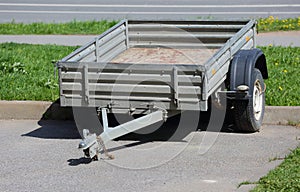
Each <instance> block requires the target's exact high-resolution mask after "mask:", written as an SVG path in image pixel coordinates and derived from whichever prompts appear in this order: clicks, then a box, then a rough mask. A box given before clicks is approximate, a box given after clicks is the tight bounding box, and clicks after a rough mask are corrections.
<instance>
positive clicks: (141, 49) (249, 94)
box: [56, 20, 268, 159]
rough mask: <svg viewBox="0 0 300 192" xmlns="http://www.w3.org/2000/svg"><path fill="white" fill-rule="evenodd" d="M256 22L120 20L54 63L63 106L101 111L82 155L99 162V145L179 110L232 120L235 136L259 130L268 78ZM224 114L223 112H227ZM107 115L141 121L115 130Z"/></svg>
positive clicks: (83, 143) (86, 133)
mask: <svg viewBox="0 0 300 192" xmlns="http://www.w3.org/2000/svg"><path fill="white" fill-rule="evenodd" d="M255 39H256V22H255V20H243V21H213V20H208V21H201V20H200V21H135V20H123V21H121V22H119V23H118V24H116V25H115V26H113V27H112V28H110V29H109V30H108V31H106V32H104V33H103V34H101V35H100V36H98V37H97V38H95V39H94V40H93V41H91V42H90V43H88V44H87V45H85V46H83V47H81V48H79V49H77V50H76V51H74V52H73V53H71V54H70V55H68V56H66V57H65V58H63V59H62V60H60V61H58V62H57V64H56V65H57V67H58V70H59V86H60V102H61V106H71V107H92V108H95V107H96V108H98V111H99V112H100V113H99V114H101V119H102V125H103V132H102V133H101V134H100V135H99V136H97V135H96V134H92V133H89V130H87V129H84V130H83V137H84V138H83V140H82V141H81V142H80V145H79V146H80V148H82V149H83V150H84V153H85V155H86V156H87V157H90V158H94V159H96V158H97V157H98V154H99V153H100V151H101V150H105V146H104V144H105V143H106V142H107V141H109V140H112V139H115V138H117V137H120V136H122V135H125V134H127V133H130V132H133V131H136V130H138V129H141V128H143V127H145V126H148V125H150V124H153V123H156V122H159V121H162V120H166V119H167V118H168V117H169V116H171V115H174V114H178V113H180V112H181V111H207V110H208V109H209V104H208V103H209V100H211V99H213V100H214V101H215V102H216V103H218V105H220V106H222V105H223V103H222V101H224V99H222V98H225V101H227V102H226V103H227V107H226V109H227V113H232V117H234V120H235V124H236V127H237V129H238V130H240V131H245V132H255V131H258V130H259V128H260V127H261V124H262V119H263V115H264V105H265V98H264V92H265V84H264V81H263V79H266V78H268V72H267V66H266V59H265V56H264V54H263V52H262V51H261V50H260V49H257V48H255V46H256V40H255ZM225 111H226V110H225ZM107 113H128V114H140V115H143V116H141V117H140V118H137V119H134V120H132V121H129V122H126V123H124V124H121V125H119V126H116V127H114V128H111V127H109V126H108V118H107Z"/></svg>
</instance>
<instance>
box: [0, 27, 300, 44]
mask: <svg viewBox="0 0 300 192" xmlns="http://www.w3.org/2000/svg"><path fill="white" fill-rule="evenodd" d="M95 37H96V36H95V35H0V43H3V42H16V43H29V44H56V45H69V46H74V45H84V44H86V43H88V42H90V41H91V40H93V38H95ZM257 44H258V45H261V46H267V45H270V44H272V45H281V46H297V47H300V31H289V32H271V33H259V34H258V36H257Z"/></svg>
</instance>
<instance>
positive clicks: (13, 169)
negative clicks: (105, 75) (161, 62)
mask: <svg viewBox="0 0 300 192" xmlns="http://www.w3.org/2000/svg"><path fill="white" fill-rule="evenodd" d="M187 128H188V127H187ZM204 137H217V140H216V141H215V142H214V143H213V145H212V146H211V147H210V148H209V150H208V151H207V152H206V153H204V154H201V153H200V151H199V149H200V146H202V147H205V146H204V145H203V143H202V144H201V142H202V141H203V139H204ZM299 137H300V129H296V128H294V127H289V126H264V127H263V128H262V130H261V132H259V133H255V134H238V133H225V132H223V133H214V132H205V131H201V132H188V133H187V135H186V136H183V137H182V139H181V140H179V141H167V142H160V141H153V142H146V143H144V142H139V141H131V140H128V139H127V140H120V141H114V142H110V143H109V145H108V146H109V150H111V153H112V154H113V155H114V156H115V160H100V161H98V162H91V163H90V162H89V161H88V160H87V159H84V158H82V156H83V153H82V151H80V150H78V149H76V147H77V145H78V143H79V141H80V139H79V135H78V132H77V129H76V127H75V125H74V124H73V123H72V122H59V121H46V122H45V121H41V122H39V123H38V122H37V121H31V120H27V121H24V120H20V121H19V120H18V121H16V120H15V121H10V120H8V121H0V146H1V148H2V150H1V151H0V156H1V161H0V175H1V176H0V189H1V191H74V192H75V191H80V192H81V191H87V192H88V191H124V192H127V191H146V192H148V191H149V192H150V191H152V192H153V191H162V192H164V191H175V192H176V191H178V192H179V191H180V192H181V191H189V192H194V191H197V192H198V191H235V190H237V191H247V190H248V189H249V187H252V186H244V187H242V188H240V189H237V186H238V184H239V183H241V182H243V181H256V180H258V179H259V178H260V177H261V176H263V175H265V174H266V173H267V172H268V171H269V170H270V169H273V168H274V167H275V166H277V165H278V164H279V163H280V162H281V160H275V161H270V160H271V159H274V158H282V157H284V156H285V155H286V154H288V153H289V152H290V149H294V148H295V147H296V146H297V145H299V140H297V138H299ZM172 153H173V154H175V156H174V157H173V158H169V156H168V155H169V154H172ZM147 167H148V168H147ZM136 168H140V169H139V170H137V169H136Z"/></svg>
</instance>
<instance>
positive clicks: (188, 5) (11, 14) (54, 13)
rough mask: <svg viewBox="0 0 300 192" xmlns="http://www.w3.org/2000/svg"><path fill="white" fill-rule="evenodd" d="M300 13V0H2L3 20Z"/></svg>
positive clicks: (221, 16)
mask: <svg viewBox="0 0 300 192" xmlns="http://www.w3.org/2000/svg"><path fill="white" fill-rule="evenodd" d="M270 15H273V16H278V17H280V18H284V17H298V16H299V15H300V4H299V1H298V0H285V1H274V0H264V1H260V0H227V1H219V0H201V1H195V0H185V1H179V0H164V1H158V0H130V1H126V2H125V3H124V1H122V0H101V1H95V0H85V1H84V2H83V1H81V0H72V1H69V0H43V1H42V2H41V1H37V0H35V1H33V0H25V1H22V2H21V3H20V1H19V0H2V1H1V3H0V22H11V21H12V20H15V21H16V22H28V23H30V22H37V21H41V22H53V21H54V22H66V21H71V20H74V19H76V20H93V19H97V20H99V19H116V20H118V19H123V18H130V19H154V18H155V19H188V18H190V19H196V18H199V17H204V18H207V17H213V18H222V19H223V18H239V19H240V18H250V17H251V18H257V17H268V16H270Z"/></svg>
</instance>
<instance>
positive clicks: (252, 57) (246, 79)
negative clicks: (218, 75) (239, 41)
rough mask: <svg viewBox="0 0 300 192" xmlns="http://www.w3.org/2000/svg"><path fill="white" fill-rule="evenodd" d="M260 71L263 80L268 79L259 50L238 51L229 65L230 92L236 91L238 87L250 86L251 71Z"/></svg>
mask: <svg viewBox="0 0 300 192" xmlns="http://www.w3.org/2000/svg"><path fill="white" fill-rule="evenodd" d="M254 68H257V69H259V70H260V72H261V74H262V76H263V78H264V79H267V78H268V70H267V63H266V57H265V55H264V53H263V52H262V50H260V49H250V50H240V51H238V52H237V53H236V54H235V55H234V57H233V59H232V61H231V64H230V74H229V75H230V85H229V89H230V90H231V91H236V90H237V87H238V86H239V85H248V86H249V85H250V82H251V77H252V72H253V69H254Z"/></svg>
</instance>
